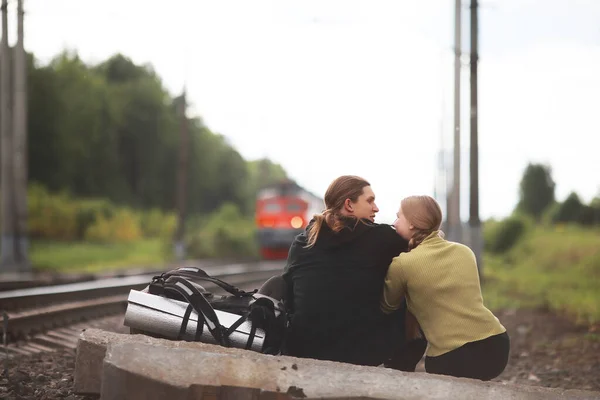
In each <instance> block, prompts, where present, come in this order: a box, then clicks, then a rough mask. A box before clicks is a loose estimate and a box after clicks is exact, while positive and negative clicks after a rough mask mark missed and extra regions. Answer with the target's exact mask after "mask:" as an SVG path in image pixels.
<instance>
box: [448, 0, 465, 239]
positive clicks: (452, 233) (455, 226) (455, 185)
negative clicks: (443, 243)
mask: <svg viewBox="0 0 600 400" xmlns="http://www.w3.org/2000/svg"><path fill="white" fill-rule="evenodd" d="M460 56H461V0H456V2H455V14H454V162H453V172H452V190H451V192H450V200H451V201H450V204H449V209H448V238H449V239H450V240H452V241H457V242H462V229H461V228H462V227H461V220H460V72H461V65H460Z"/></svg>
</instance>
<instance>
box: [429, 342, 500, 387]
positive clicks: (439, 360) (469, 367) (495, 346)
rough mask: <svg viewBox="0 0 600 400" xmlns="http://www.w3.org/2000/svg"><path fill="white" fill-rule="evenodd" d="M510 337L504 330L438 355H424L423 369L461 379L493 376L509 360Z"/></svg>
mask: <svg viewBox="0 0 600 400" xmlns="http://www.w3.org/2000/svg"><path fill="white" fill-rule="evenodd" d="M509 352H510V339H509V337H508V334H507V333H506V332H504V333H501V334H499V335H494V336H490V337H488V338H486V339H483V340H478V341H476V342H470V343H466V344H464V345H462V346H460V347H459V348H457V349H454V350H452V351H449V352H448V353H445V354H442V355H441V356H437V357H429V356H427V357H425V370H426V371H427V372H429V373H432V374H440V375H451V376H456V377H461V378H473V379H480V380H482V381H488V380H490V379H494V378H495V377H497V376H498V375H500V374H501V373H502V371H504V368H506V364H507V363H508V355H509Z"/></svg>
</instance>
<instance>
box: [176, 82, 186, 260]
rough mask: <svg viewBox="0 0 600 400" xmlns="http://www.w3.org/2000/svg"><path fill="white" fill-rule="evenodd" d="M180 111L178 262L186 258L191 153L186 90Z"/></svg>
mask: <svg viewBox="0 0 600 400" xmlns="http://www.w3.org/2000/svg"><path fill="white" fill-rule="evenodd" d="M177 106H178V109H179V115H180V128H179V129H180V131H179V132H180V136H179V141H180V142H179V168H178V171H177V172H178V173H177V217H178V218H177V230H176V232H175V257H176V259H177V260H183V259H184V258H185V243H184V236H185V216H186V206H187V204H186V203H187V202H186V200H187V184H188V179H187V176H188V173H187V172H188V151H189V132H188V120H187V116H186V109H187V103H186V90H185V88H184V89H183V93H182V95H181V97H180V98H179V99H178V104H177Z"/></svg>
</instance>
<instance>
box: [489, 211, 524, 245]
mask: <svg viewBox="0 0 600 400" xmlns="http://www.w3.org/2000/svg"><path fill="white" fill-rule="evenodd" d="M528 225H529V221H528V220H527V218H525V217H523V216H520V215H513V216H510V217H508V218H506V219H504V220H502V221H490V222H486V224H485V227H484V243H485V245H484V248H485V250H486V251H489V252H491V253H504V252H506V251H508V250H510V249H511V248H512V247H513V246H514V245H515V244H516V243H517V242H518V241H519V240H520V239H521V238H522V237H523V235H524V234H525V232H526V231H527V227H528Z"/></svg>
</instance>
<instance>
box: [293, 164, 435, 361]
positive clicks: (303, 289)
mask: <svg viewBox="0 0 600 400" xmlns="http://www.w3.org/2000/svg"><path fill="white" fill-rule="evenodd" d="M324 200H325V208H326V209H325V211H324V212H323V213H322V214H318V215H315V216H314V219H313V220H312V221H311V222H310V224H309V225H308V226H307V228H306V231H305V232H304V233H302V234H300V235H298V236H297V237H296V239H295V241H294V243H293V244H292V245H291V247H290V250H289V254H288V259H287V264H286V266H285V270H284V273H283V280H284V281H285V295H284V297H285V304H286V308H287V310H288V312H289V315H290V325H289V329H288V332H287V337H286V344H285V348H284V350H283V354H287V355H292V356H296V357H307V358H315V359H323V360H333V361H341V362H348V363H353V364H360V365H380V364H383V363H385V362H387V361H388V360H389V359H390V357H391V355H392V354H393V353H394V350H395V349H396V348H397V347H399V346H400V345H401V344H402V343H403V337H404V336H405V332H404V329H405V326H404V325H405V323H404V311H401V312H398V313H395V314H392V315H390V316H388V315H385V314H384V313H383V312H382V311H381V309H380V307H379V300H380V297H381V291H382V290H383V282H384V278H385V275H386V272H387V269H388V266H389V265H390V263H391V261H392V259H393V257H395V256H397V255H398V254H399V253H400V252H402V251H407V246H408V242H407V241H406V240H404V239H403V238H402V237H400V236H398V235H397V234H396V232H395V231H394V230H393V229H392V227H391V226H390V225H385V224H377V223H375V222H374V221H375V214H376V213H377V212H378V211H379V208H377V205H376V203H375V194H374V193H373V190H372V189H371V186H370V184H369V182H367V181H366V180H365V179H362V178H360V177H358V176H351V175H346V176H341V177H339V178H337V179H336V180H334V181H333V182H332V183H331V184H330V185H329V188H328V189H327V191H326V193H325V198H324ZM421 350H422V351H421V353H420V354H415V356H413V358H414V359H415V360H412V361H411V362H410V363H409V364H411V365H410V366H409V367H408V370H411V369H412V370H413V371H414V366H415V365H416V364H417V362H418V361H419V360H420V358H421V356H422V354H423V352H424V350H425V349H424V347H423V348H422V349H421ZM396 354H398V353H396Z"/></svg>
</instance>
